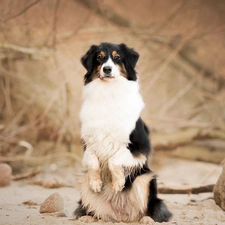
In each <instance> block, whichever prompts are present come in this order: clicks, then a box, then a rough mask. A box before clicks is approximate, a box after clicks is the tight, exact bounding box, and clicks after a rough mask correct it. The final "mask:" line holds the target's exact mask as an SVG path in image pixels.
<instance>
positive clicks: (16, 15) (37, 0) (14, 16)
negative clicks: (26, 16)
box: [3, 0, 41, 23]
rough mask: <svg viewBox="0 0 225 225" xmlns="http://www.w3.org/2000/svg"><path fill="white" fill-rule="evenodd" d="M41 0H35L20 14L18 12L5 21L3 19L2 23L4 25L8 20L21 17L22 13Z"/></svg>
mask: <svg viewBox="0 0 225 225" xmlns="http://www.w3.org/2000/svg"><path fill="white" fill-rule="evenodd" d="M40 1H41V0H36V1H34V2H32V3H31V4H29V5H28V6H27V7H25V8H24V9H22V10H21V11H20V12H18V13H17V14H15V15H12V16H10V17H8V18H7V19H5V20H4V21H3V22H4V23H6V22H8V21H9V20H11V19H14V18H16V17H18V16H21V15H22V14H23V13H25V12H26V11H27V10H28V9H30V8H31V7H33V6H34V5H36V4H37V3H38V2H40Z"/></svg>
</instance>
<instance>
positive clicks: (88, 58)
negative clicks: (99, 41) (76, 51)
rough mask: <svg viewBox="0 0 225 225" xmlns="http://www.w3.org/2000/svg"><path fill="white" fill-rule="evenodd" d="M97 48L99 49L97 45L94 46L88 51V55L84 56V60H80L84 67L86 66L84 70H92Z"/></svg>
mask: <svg viewBox="0 0 225 225" xmlns="http://www.w3.org/2000/svg"><path fill="white" fill-rule="evenodd" d="M97 47H98V46H97V45H92V46H91V47H90V49H89V50H88V51H87V53H86V54H85V55H84V56H82V58H81V60H80V61H81V63H82V65H83V66H84V68H85V69H86V70H87V71H89V70H91V69H92V64H93V57H94V55H95V54H94V53H95V51H96V49H97Z"/></svg>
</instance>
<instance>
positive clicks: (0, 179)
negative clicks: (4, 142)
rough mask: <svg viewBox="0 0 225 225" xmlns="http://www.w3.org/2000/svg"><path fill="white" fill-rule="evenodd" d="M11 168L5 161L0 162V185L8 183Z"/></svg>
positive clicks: (3, 185)
mask: <svg viewBox="0 0 225 225" xmlns="http://www.w3.org/2000/svg"><path fill="white" fill-rule="evenodd" d="M11 176H12V168H11V167H10V166H9V165H8V164H6V163H0V187H5V186H8V185H10V183H11Z"/></svg>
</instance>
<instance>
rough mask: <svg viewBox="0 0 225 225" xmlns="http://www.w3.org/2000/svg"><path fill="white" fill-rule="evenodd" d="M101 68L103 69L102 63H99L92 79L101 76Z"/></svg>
mask: <svg viewBox="0 0 225 225" xmlns="http://www.w3.org/2000/svg"><path fill="white" fill-rule="evenodd" d="M100 70H101V65H98V66H97V67H96V68H95V70H94V72H93V74H92V80H95V79H97V78H99V77H100Z"/></svg>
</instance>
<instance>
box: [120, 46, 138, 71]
mask: <svg viewBox="0 0 225 225" xmlns="http://www.w3.org/2000/svg"><path fill="white" fill-rule="evenodd" d="M119 46H120V49H121V50H122V51H123V52H124V54H125V58H126V60H127V62H128V64H129V66H131V67H132V68H135V66H136V64H137V61H138V59H139V54H138V53H137V52H136V51H134V50H133V49H132V48H128V47H127V46H126V45H125V44H123V43H122V44H119Z"/></svg>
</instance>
